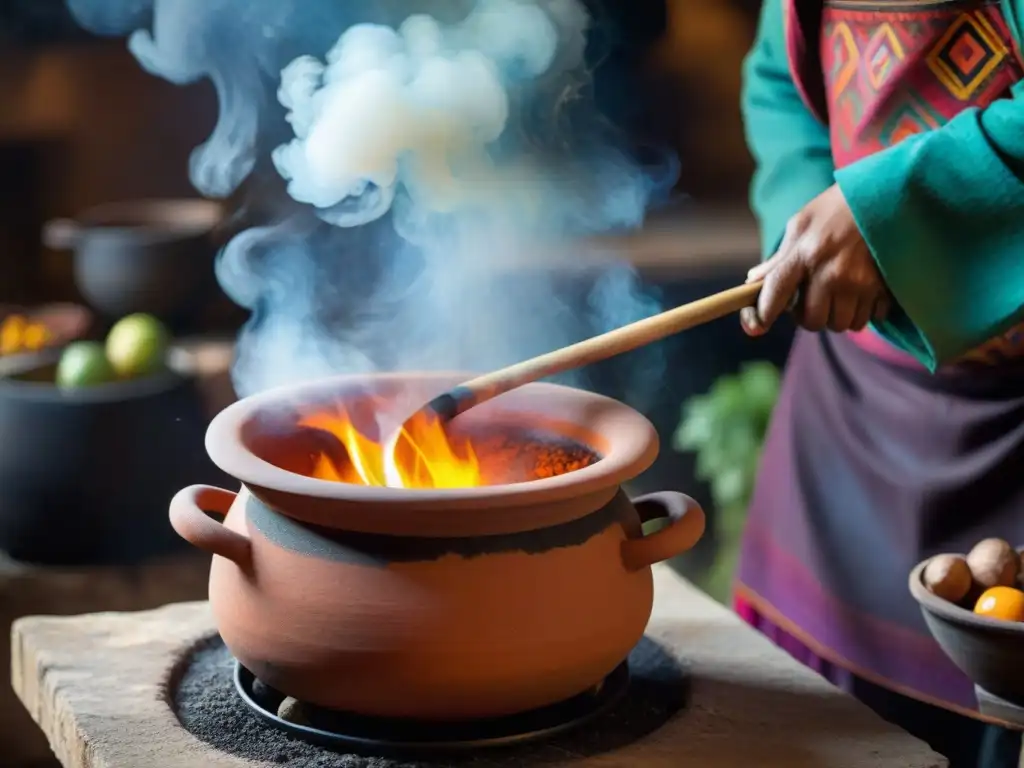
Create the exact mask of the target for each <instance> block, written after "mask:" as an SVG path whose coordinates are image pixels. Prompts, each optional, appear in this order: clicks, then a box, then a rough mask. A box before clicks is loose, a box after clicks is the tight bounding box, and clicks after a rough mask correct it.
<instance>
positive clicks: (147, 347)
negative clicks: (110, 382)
mask: <svg viewBox="0 0 1024 768" xmlns="http://www.w3.org/2000/svg"><path fill="white" fill-rule="evenodd" d="M168 341H169V336H168V333H167V330H166V329H165V328H164V326H163V324H162V323H161V322H160V321H159V320H157V319H156V318H155V317H153V316H152V315H146V314H136V315H128V317H125V318H122V319H121V320H118V321H117V323H115V324H114V327H113V328H111V329H110V333H109V334H107V344H106V352H107V359H108V360H110V364H111V365H112V366H113V367H114V370H115V371H117V375H118V376H120V377H122V378H126V379H127V378H132V377H134V376H143V375H145V374H147V373H153V372H155V371H158V370H160V369H161V368H163V366H164V359H165V358H166V356H167V346H168Z"/></svg>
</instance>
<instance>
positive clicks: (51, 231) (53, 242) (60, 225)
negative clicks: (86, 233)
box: [43, 219, 82, 251]
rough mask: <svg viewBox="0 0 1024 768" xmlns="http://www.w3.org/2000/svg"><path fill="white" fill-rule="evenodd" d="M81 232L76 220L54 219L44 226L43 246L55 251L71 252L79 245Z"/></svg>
mask: <svg viewBox="0 0 1024 768" xmlns="http://www.w3.org/2000/svg"><path fill="white" fill-rule="evenodd" d="M81 231H82V228H81V227H80V226H79V224H78V222H77V221H75V220H74V219H52V220H50V221H48V222H46V224H44V225H43V245H45V246H46V247H47V248H49V249H50V250H53V251H69V250H71V249H72V248H74V247H75V246H76V245H77V244H78V236H79V234H80V233H81Z"/></svg>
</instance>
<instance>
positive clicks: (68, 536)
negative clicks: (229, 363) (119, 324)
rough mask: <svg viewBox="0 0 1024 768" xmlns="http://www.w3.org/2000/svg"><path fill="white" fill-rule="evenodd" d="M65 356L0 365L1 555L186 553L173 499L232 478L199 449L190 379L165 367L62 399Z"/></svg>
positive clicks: (60, 560) (201, 414) (199, 407)
mask: <svg viewBox="0 0 1024 768" xmlns="http://www.w3.org/2000/svg"><path fill="white" fill-rule="evenodd" d="M59 355H60V351H59V350H54V351H51V352H45V353H41V354H39V355H38V356H36V357H35V358H34V359H33V360H32V361H31V362H29V361H27V360H26V359H25V357H26V356H20V358H21V359H19V360H18V361H14V360H10V361H6V362H5V363H3V364H2V365H0V550H2V551H4V552H6V553H7V554H8V555H10V556H11V557H13V558H14V559H16V560H18V561H22V562H29V563H37V564H43V565H68V566H70V565H125V564H134V563H138V562H142V561H144V560H146V559H147V558H150V557H154V556H158V555H162V554H169V553H171V552H173V551H177V550H179V549H180V548H181V540H180V539H179V538H178V537H177V536H176V535H175V534H174V532H173V531H172V530H171V527H170V525H169V524H168V522H167V515H166V509H167V504H168V501H169V500H170V499H171V497H172V496H173V495H174V493H175V492H176V491H177V490H178V489H179V488H181V486H182V485H184V484H187V483H190V482H193V481H194V480H195V478H196V477H197V476H200V477H204V478H209V480H208V482H221V483H223V482H225V476H224V475H223V474H222V473H221V472H220V471H219V470H217V468H216V467H214V465H213V464H212V463H211V462H210V460H209V459H208V458H207V456H206V451H205V450H204V447H203V438H204V434H205V431H206V426H207V422H208V419H207V416H206V413H205V410H204V408H203V403H202V400H201V398H200V395H199V391H198V389H197V386H196V383H195V380H194V379H193V377H192V376H190V375H188V373H187V372H183V371H168V372H166V373H163V374H159V375H156V376H150V377H146V378H144V379H139V380H135V381H124V382H116V383H112V384H106V385H102V386H97V387H90V388H87V389H82V390H78V391H72V392H61V391H60V390H58V389H57V388H56V387H55V386H54V385H53V384H52V381H53V366H54V364H55V362H56V360H57V359H58V357H59ZM12 365H17V366H19V369H18V370H12Z"/></svg>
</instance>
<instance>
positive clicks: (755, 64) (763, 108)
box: [741, 0, 834, 257]
mask: <svg viewBox="0 0 1024 768" xmlns="http://www.w3.org/2000/svg"><path fill="white" fill-rule="evenodd" d="M782 14H783V12H782V0H765V2H764V4H763V5H762V8H761V21H760V23H759V25H758V32H757V39H756V40H755V42H754V47H753V48H752V49H751V51H750V53H749V55H748V56H747V58H746V61H745V62H744V64H743V95H742V101H741V107H742V112H743V122H744V128H745V131H746V136H747V145H748V146H749V148H750V152H751V154H752V155H753V156H754V161H755V163H756V165H757V167H756V170H755V172H754V179H753V182H752V185H751V193H750V197H751V207H752V208H753V209H754V213H755V214H756V216H757V218H758V221H759V222H760V225H761V247H762V251H763V253H762V255H763V256H764V257H768V256H771V255H772V254H773V253H774V252H775V250H776V249H777V248H778V246H779V243H780V242H781V241H782V233H783V231H784V230H785V228H786V223H787V222H788V221H789V219H790V218H791V217H792V216H793V215H794V214H796V213H797V212H798V211H800V210H801V209H802V208H803V207H804V206H805V205H807V203H809V202H810V201H811V200H813V199H814V198H815V197H817V196H818V195H819V194H821V193H822V192H824V191H825V190H826V189H828V188H829V187H830V186H831V185H832V184H833V182H834V168H833V165H832V150H831V148H830V144H829V135H828V129H827V128H826V127H825V126H824V125H822V124H821V123H820V122H819V121H818V120H817V119H816V118H815V117H814V116H813V115H812V114H811V112H810V111H809V110H808V109H807V107H806V105H805V104H804V102H803V101H802V99H801V98H800V94H799V93H798V92H797V89H796V86H795V85H794V84H793V78H792V76H791V74H790V71H789V62H788V60H787V56H786V41H785V28H784V24H783V15H782Z"/></svg>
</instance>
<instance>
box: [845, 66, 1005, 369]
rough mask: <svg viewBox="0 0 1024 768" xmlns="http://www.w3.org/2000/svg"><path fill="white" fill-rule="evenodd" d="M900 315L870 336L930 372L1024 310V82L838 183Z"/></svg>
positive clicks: (852, 169)
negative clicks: (882, 338) (909, 356)
mask: <svg viewBox="0 0 1024 768" xmlns="http://www.w3.org/2000/svg"><path fill="white" fill-rule="evenodd" d="M836 181H837V182H838V184H839V187H840V189H842V191H843V193H844V194H845V196H846V199H847V201H848V202H849V204H850V208H851V209H852V211H853V214H854V217H855V218H856V220H857V225H858V226H859V227H860V230H861V232H862V233H863V234H864V237H865V240H867V243H868V245H869V246H870V248H871V252H872V253H873V254H874V256H875V259H876V261H877V262H878V266H879V269H880V270H881V272H882V274H883V275H884V276H885V280H886V283H887V284H888V286H889V290H890V291H891V292H892V294H893V297H894V299H895V300H896V302H897V303H898V307H897V308H896V309H895V311H894V312H892V313H891V314H890V317H889V319H888V320H887V321H886V322H884V323H879V324H877V326H876V330H878V331H879V332H880V333H881V334H882V335H883V336H885V337H886V338H887V339H888V340H889V341H891V342H892V343H894V344H896V345H897V346H899V347H901V348H902V349H904V350H906V351H908V352H910V353H911V354H913V355H914V356H915V357H916V358H917V359H918V360H920V361H921V362H922V363H924V364H925V365H926V366H928V368H929V369H931V370H932V371H934V370H935V369H936V368H937V367H938V366H939V365H941V364H942V363H944V362H948V361H950V360H953V359H956V358H957V357H960V356H961V355H963V354H964V353H966V352H968V351H970V350H971V349H973V348H975V347H977V346H978V345H979V344H981V343H983V342H985V341H987V340H988V339H991V338H992V337H994V336H996V335H998V334H1000V333H1001V332H1003V331H1005V330H1007V329H1009V328H1010V327H1011V326H1012V325H1014V324H1015V323H1016V322H1017V321H1019V320H1020V319H1021V315H1022V313H1021V308H1022V307H1024V84H1018V85H1017V86H1015V88H1014V92H1013V94H1012V97H1011V98H1007V99H1002V100H999V101H996V102H995V103H993V104H992V105H991V106H989V107H988V108H986V109H984V110H978V109H968V110H966V111H965V112H962V113H960V114H959V115H957V116H956V117H955V118H953V119H952V120H951V121H949V122H948V123H947V124H946V125H944V126H942V127H941V128H938V129H937V130H934V131H930V132H928V133H922V134H918V135H915V136H912V137H911V138H909V139H906V140H904V141H903V142H901V143H899V144H896V145H894V146H892V147H889V148H888V149H886V150H884V151H883V152H880V153H878V154H876V155H872V156H870V157H867V158H865V159H863V160H861V161H859V162H857V163H854V164H853V165H851V166H848V167H847V168H844V169H843V170H841V171H839V172H838V173H837V174H836Z"/></svg>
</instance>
